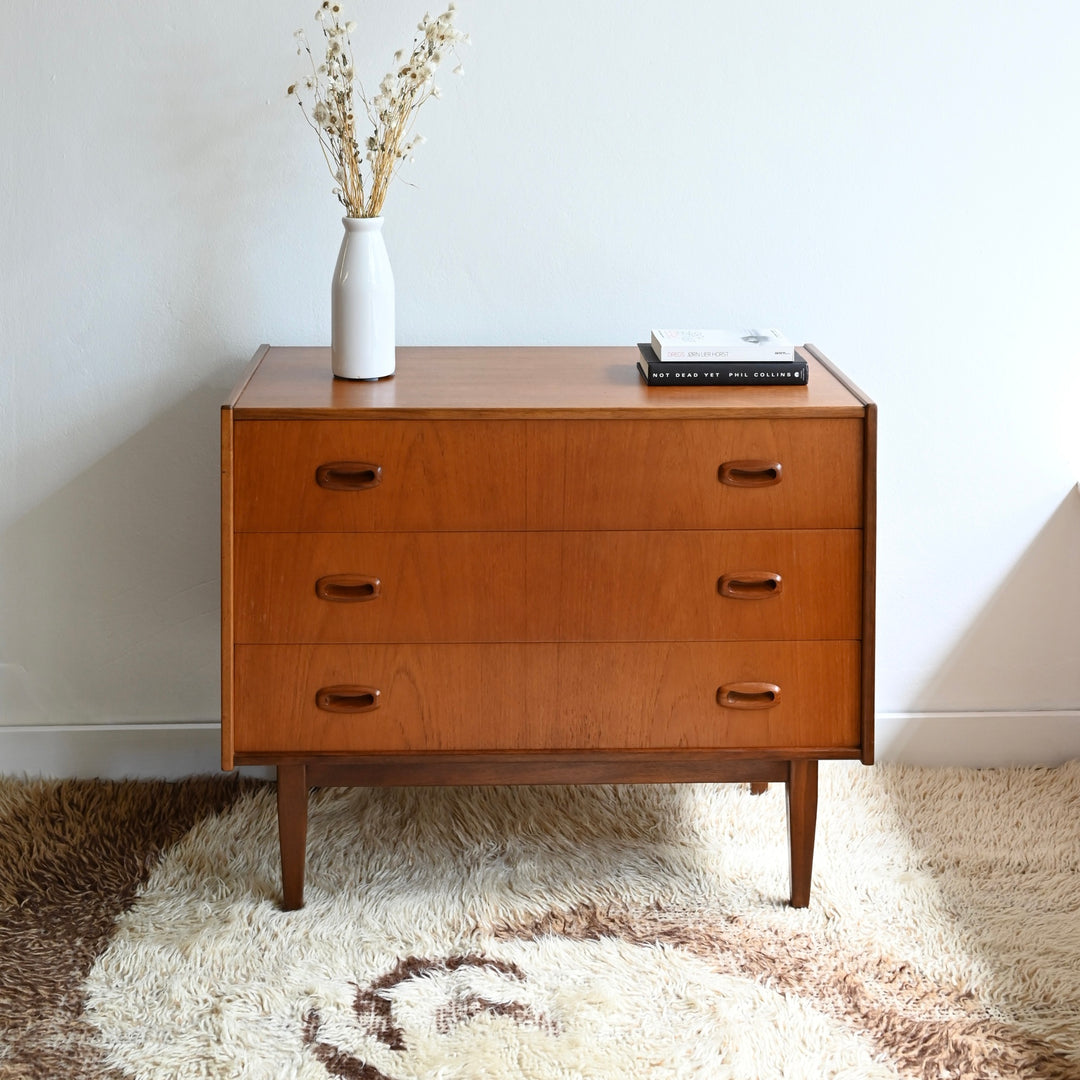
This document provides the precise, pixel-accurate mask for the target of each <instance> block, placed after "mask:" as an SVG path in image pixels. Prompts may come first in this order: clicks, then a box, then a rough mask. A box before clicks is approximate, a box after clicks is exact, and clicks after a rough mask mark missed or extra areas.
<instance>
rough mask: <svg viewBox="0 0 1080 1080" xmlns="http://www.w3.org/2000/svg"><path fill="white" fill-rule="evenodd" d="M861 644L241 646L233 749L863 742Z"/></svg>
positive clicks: (827, 745) (840, 745) (826, 745)
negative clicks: (860, 675) (861, 723)
mask: <svg viewBox="0 0 1080 1080" xmlns="http://www.w3.org/2000/svg"><path fill="white" fill-rule="evenodd" d="M859 662H860V657H859V643H858V642H857V641H810V642H721V643H713V642H674V643H673V642H661V643H619V644H606V643H605V644H593V643H573V644H527V643H517V644H496V645H489V644H480V645H239V646H237V647H236V652H235V687H234V690H235V694H234V702H235V713H234V732H233V735H234V745H235V748H236V751H237V753H240V754H243V753H254V752H260V753H289V752H297V751H308V752H322V753H348V752H356V753H361V752H367V751H380V750H397V751H401V750H406V751H408V750H417V751H421V750H423V751H437V750H571V749H601V748H602V749H659V748H665V747H667V748H695V747H701V748H732V749H734V748H747V749H755V748H761V749H769V750H777V749H782V748H785V747H792V748H802V749H808V748H822V749H856V748H858V746H859V730H860V727H859V698H860V693H859Z"/></svg>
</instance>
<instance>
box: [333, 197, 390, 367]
mask: <svg viewBox="0 0 1080 1080" xmlns="http://www.w3.org/2000/svg"><path fill="white" fill-rule="evenodd" d="M341 223H342V225H344V226H345V235H344V236H343V237H342V238H341V250H340V251H338V258H337V266H335V267H334V281H333V286H332V288H331V294H330V313H331V332H330V356H331V360H330V363H331V368H332V370H333V372H334V374H335V375H336V376H337V377H338V378H339V379H381V378H383V377H384V376H386V375H393V374H394V272H393V270H391V269H390V256H389V255H388V254H387V252H386V242H385V241H384V240H383V234H382V227H383V219H382V218H381V217H371V218H354V217H347V218H342V219H341Z"/></svg>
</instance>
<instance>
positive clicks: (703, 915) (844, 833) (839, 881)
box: [0, 764, 1080, 1080]
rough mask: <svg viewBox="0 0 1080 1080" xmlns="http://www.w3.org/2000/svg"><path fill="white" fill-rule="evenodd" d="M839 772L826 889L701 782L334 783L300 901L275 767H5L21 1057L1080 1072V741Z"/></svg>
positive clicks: (761, 825) (823, 852)
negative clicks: (1023, 755)
mask: <svg viewBox="0 0 1080 1080" xmlns="http://www.w3.org/2000/svg"><path fill="white" fill-rule="evenodd" d="M844 770H847V771H844ZM827 776H828V779H827V780H826V782H825V784H824V788H823V796H824V797H823V809H824V813H825V814H826V815H827V816H826V817H824V819H823V820H822V822H821V828H820V830H819V860H818V867H817V869H816V877H815V892H814V897H813V899H812V903H811V908H810V909H809V910H807V911H804V912H793V911H791V910H790V909H787V908H786V907H784V905H783V904H782V903H781V902H780V900H779V898H778V884H779V895H782V882H778V879H777V878H776V876H775V871H776V869H777V861H778V860H777V858H776V857H775V856H777V855H782V846H783V836H782V831H781V828H780V826H781V825H782V810H781V808H782V802H783V795H782V790H775V789H774V790H773V791H771V792H770V793H768V794H767V795H766V796H763V797H760V798H755V797H751V796H749V794H748V793H746V791H745V789H740V788H738V787H736V786H727V787H721V788H711V787H709V786H708V785H701V786H700V787H698V788H696V789H695V791H694V792H690V791H689V790H688V789H679V788H677V787H670V788H664V787H663V786H653V787H649V788H633V787H627V788H621V789H616V788H607V789H571V788H564V789H558V788H546V789H540V788H537V789H492V788H488V789H371V790H364V789H358V790H356V791H353V792H343V791H340V790H337V791H324V792H315V793H313V795H312V831H311V838H310V841H311V851H310V852H309V881H308V886H309V887H308V901H309V902H308V906H307V908H305V909H304V910H303V911H301V912H295V913H291V914H284V913H281V912H280V911H279V910H278V909H277V906H276V890H277V882H276V874H277V854H276V850H275V849H276V845H275V844H274V827H273V809H274V801H273V790H272V786H270V785H266V784H261V783H254V782H243V781H238V780H236V779H235V778H231V779H224V778H223V779H217V778H199V779H192V780H189V781H184V782H181V783H165V782H125V783H109V782H90V781H29V782H28V781H18V780H5V779H0V1080H47V1078H53V1077H56V1078H64V1080H69V1078H70V1080H132V1078H133V1077H138V1078H146V1080H163V1078H165V1077H187V1076H191V1077H206V1078H209V1080H216V1078H219V1077H220V1078H221V1080H225V1078H226V1077H235V1076H243V1077H248V1076H250V1077H252V1078H255V1080H257V1078H260V1077H262V1076H268V1077H269V1076H273V1077H274V1078H275V1080H277V1078H279V1077H280V1078H281V1080H289V1078H291V1077H295V1078H296V1080H321V1078H322V1077H340V1078H343V1080H419V1078H421V1077H426V1076H430V1075H435V1074H438V1075H440V1076H446V1077H448V1078H455V1080H456V1078H459V1077H460V1078H470V1077H473V1076H485V1077H486V1076H490V1077H501V1076H504V1075H505V1076H513V1077H521V1078H523V1080H550V1078H556V1077H558V1078H561V1077H570V1076H573V1077H589V1078H590V1080H615V1077H620V1078H621V1077H622V1076H624V1075H642V1076H644V1075H656V1076H658V1077H673V1078H682V1077H684V1076H685V1077H697V1076H705V1077H708V1078H710V1080H711V1078H712V1077H714V1076H715V1077H722V1078H725V1080H727V1078H732V1080H758V1078H759V1077H761V1076H763V1075H765V1074H766V1073H767V1075H768V1076H769V1077H773V1076H776V1077H781V1076H782V1077H784V1078H788V1077H796V1078H802V1077H804V1076H805V1077H807V1080H809V1078H810V1077H814V1078H815V1080H817V1078H818V1077H820V1076H828V1077H834V1078H836V1080H860V1078H861V1077H864V1076H865V1077H869V1076H873V1077H874V1078H875V1080H877V1078H886V1077H896V1078H911V1080H1009V1078H1013V1077H1019V1078H1032V1080H1080V1038H1078V1037H1077V1036H1078V1033H1080V1019H1078V1017H1080V956H1078V957H1077V964H1076V971H1075V973H1070V971H1069V967H1070V963H1069V956H1070V950H1072V949H1073V947H1074V943H1078V942H1080V925H1078V924H1077V923H1078V918H1080V900H1077V898H1076V896H1077V893H1078V892H1080V843H1078V841H1080V767H1077V765H1076V764H1074V765H1072V766H1070V767H1067V768H1066V767H1063V769H1062V770H1061V771H1058V772H1055V771H1054V770H1012V771H1007V770H1006V771H1001V772H999V773H995V772H994V771H987V772H985V773H976V772H975V771H974V770H967V771H964V770H951V771H942V772H940V773H931V772H930V771H929V770H924V771H923V772H922V773H921V774H916V773H913V772H911V771H907V772H905V771H903V770H893V771H890V770H888V769H879V770H861V769H859V768H855V767H851V768H848V766H846V765H845V766H841V765H834V766H831V767H830V770H828V771H827ZM856 789H859V790H856ZM843 799H848V800H850V801H849V802H848V803H847V804H846V805H840V803H841V801H842V800H843ZM830 804H831V806H832V808H833V810H832V812H831V813H830V811H829V809H828V808H829V806H830ZM995 814H998V815H1000V816H1001V819H1002V820H1005V821H1007V826H1006V827H999V828H992V827H991V824H992V823H994V822H996V821H997V818H995V816H994V815H995ZM1025 829H1027V830H1028V831H1027V832H1026V833H1025V832H1024V830H1025ZM973 842H974V843H975V845H976V846H975V847H974V848H973ZM979 845H981V850H979V849H978V848H979ZM774 846H775V847H776V848H777V849H778V850H776V851H772V850H767V851H764V853H763V855H762V861H761V862H760V864H759V863H757V862H755V861H754V860H755V859H756V858H757V856H756V855H755V852H756V851H757V850H758V848H762V849H764V848H769V849H771V848H772V847H774ZM875 852H876V854H875ZM781 861H782V860H781ZM770 875H773V876H771V877H770ZM987 875H989V876H987ZM987 882H992V883H993V884H992V888H988V887H987V886H986V883H987ZM1040 882H1041V884H1039V883H1040ZM1040 889H1041V890H1042V891H1038V890H1040ZM440 890H441V891H440ZM995 891H996V892H1000V893H1001V894H1002V896H1003V897H1004V899H1002V897H995V896H993V895H988V893H990V892H995ZM875 892H877V893H878V894H879V895H880V897H881V899H880V901H879V900H877V899H875ZM581 897H595V899H581ZM980 897H982V898H983V899H979V898H980ZM984 900H985V903H984V902H983V901H984ZM1029 913H1030V914H1029ZM879 914H880V918H881V920H882V921H881V922H880V924H878V923H876V922H875V921H874V920H875V919H876V918H878V916H879ZM1036 922H1037V923H1039V926H1038V927H1037V928H1036V927H1035V926H1034V924H1035V923H1036ZM1027 924H1030V925H1031V927H1032V929H1031V932H1030V936H1026V932H1025V926H1026V925H1027ZM913 928H914V929H913ZM924 928H925V939H923V938H922V937H921V935H923V932H924ZM1055 928H1059V929H1055ZM283 965H284V966H283ZM216 994H220V1000H217V999H215V995H216ZM163 995H164V997H163ZM654 1001H655V1002H656V1003H657V1004H656V1010H659V1011H656V1010H653V1002H654ZM627 1003H629V1005H627ZM624 1006H626V1008H629V1010H630V1012H629V1014H627V1012H626V1008H624ZM191 1008H195V1009H196V1012H195V1013H188V1012H186V1011H185V1010H186V1009H191ZM606 1010H608V1011H606ZM634 1010H637V1011H634ZM639 1017H640V1021H641V1023H640V1027H641V1033H640V1035H641V1037H640V1039H639V1040H638V1041H637V1042H633V1039H634V1037H635V1036H636V1034H637V1033H635V1031H634V1029H635V1028H636V1027H637V1026H638V1024H637V1023H636V1021H637V1020H638V1018H639ZM583 1018H584V1019H583ZM609 1018H610V1023H609V1022H608V1021H609ZM669 1019H670V1023H671V1024H677V1023H683V1022H684V1023H686V1024H687V1025H688V1026H687V1028H686V1033H685V1035H683V1034H682V1033H681V1029H679V1030H678V1031H676V1032H675V1033H674V1035H671V1033H670V1032H669V1031H665V1030H664V1029H665V1027H667V1026H669ZM140 1025H145V1026H140ZM650 1025H651V1026H650ZM169 1031H175V1032H176V1033H177V1036H179V1037H180V1038H182V1040H183V1048H180V1044H179V1039H178V1038H177V1037H176V1036H170V1034H169ZM230 1033H231V1034H230ZM684 1038H685V1039H686V1040H688V1041H695V1040H699V1041H700V1045H699V1046H698V1047H697V1050H698V1053H697V1055H696V1056H693V1055H688V1056H687V1058H686V1059H685V1060H680V1053H679V1049H678V1048H679V1046H680V1040H681V1039H684ZM799 1040H804V1041H805V1044H806V1045H805V1056H804V1057H803V1058H800V1057H799V1054H800V1053H803V1051H801V1050H799V1049H798V1044H799ZM590 1042H595V1043H596V1054H595V1055H593V1056H590V1046H589V1044H590ZM793 1042H794V1044H795V1045H796V1050H795V1051H792V1050H791V1049H790V1048H791V1046H792V1044H793ZM703 1047H704V1048H705V1049H704V1050H702V1048H703ZM781 1047H782V1048H783V1053H784V1054H786V1055H789V1056H787V1057H786V1058H785V1060H786V1062H787V1064H786V1065H785V1064H784V1063H783V1062H778V1061H777V1060H776V1057H775V1054H776V1053H777V1051H778V1050H779V1048H781ZM613 1048H614V1049H613ZM264 1051H265V1053H264ZM791 1054H794V1056H790V1055H791ZM710 1055H714V1056H713V1057H712V1058H710ZM691 1057H693V1060H691ZM710 1060H712V1061H715V1062H716V1065H715V1071H714V1070H713V1067H712V1066H711V1065H709V1061H710ZM762 1062H768V1066H767V1067H766V1069H765V1071H764V1072H762V1071H759V1070H760V1069H761V1067H762V1066H761V1063H762ZM274 1063H276V1064H274Z"/></svg>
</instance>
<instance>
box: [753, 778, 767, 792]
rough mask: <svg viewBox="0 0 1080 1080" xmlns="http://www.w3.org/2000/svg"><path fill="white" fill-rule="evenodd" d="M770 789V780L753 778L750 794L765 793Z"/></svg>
mask: <svg viewBox="0 0 1080 1080" xmlns="http://www.w3.org/2000/svg"><path fill="white" fill-rule="evenodd" d="M768 790H769V782H768V781H767V780H751V781H750V794H751V795H764V794H765V792H766V791H768Z"/></svg>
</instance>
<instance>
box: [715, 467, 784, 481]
mask: <svg viewBox="0 0 1080 1080" xmlns="http://www.w3.org/2000/svg"><path fill="white" fill-rule="evenodd" d="M783 471H784V468H783V466H782V465H781V464H780V462H779V461H725V462H724V464H723V465H721V466H720V483H721V484H730V485H731V486H732V487H769V485H770V484H779V483H780V477H781V476H782V474H783Z"/></svg>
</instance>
